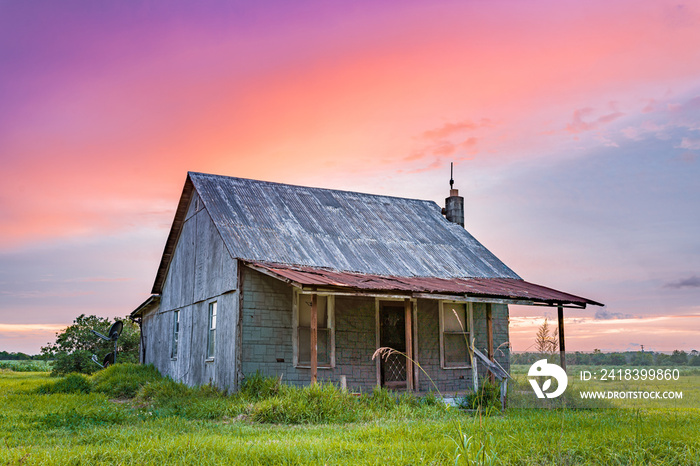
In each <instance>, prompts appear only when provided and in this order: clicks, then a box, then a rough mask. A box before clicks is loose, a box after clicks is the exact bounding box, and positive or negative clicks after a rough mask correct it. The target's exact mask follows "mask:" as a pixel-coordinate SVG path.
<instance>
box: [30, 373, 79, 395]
mask: <svg viewBox="0 0 700 466" xmlns="http://www.w3.org/2000/svg"><path fill="white" fill-rule="evenodd" d="M91 391H92V384H91V383H90V380H89V379H88V378H87V377H86V376H85V375H83V374H78V373H72V374H68V375H66V376H65V377H61V378H60V379H58V380H56V381H55V382H47V383H45V384H42V385H40V386H39V387H38V388H37V389H36V392H37V393H40V394H42V395H48V394H52V393H90V392H91Z"/></svg>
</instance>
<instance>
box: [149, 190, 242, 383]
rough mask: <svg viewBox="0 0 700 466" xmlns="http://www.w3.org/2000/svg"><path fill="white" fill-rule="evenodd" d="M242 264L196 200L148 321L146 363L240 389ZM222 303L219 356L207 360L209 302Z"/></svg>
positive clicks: (178, 376)
mask: <svg viewBox="0 0 700 466" xmlns="http://www.w3.org/2000/svg"><path fill="white" fill-rule="evenodd" d="M237 273H238V268H237V261H236V260H235V259H233V258H232V257H231V255H230V254H229V252H228V250H227V249H226V247H225V245H224V242H223V240H222V239H221V236H220V235H219V233H218V231H217V229H216V228H215V226H214V224H213V222H212V220H211V217H210V215H209V213H208V212H207V210H206V209H204V207H203V205H202V203H201V201H200V200H199V199H198V197H197V195H195V196H193V198H192V201H191V203H190V208H189V211H188V213H187V216H186V219H185V222H184V224H183V228H182V232H181V234H180V238H179V240H178V243H177V246H176V248H175V253H174V256H173V260H172V262H171V264H170V269H169V270H168V273H167V277H166V279H165V284H164V287H163V294H162V297H161V304H160V308H159V309H158V310H157V312H151V313H149V314H148V315H145V316H144V318H143V324H142V325H143V333H144V338H145V340H146V345H145V346H146V362H147V363H152V364H154V365H155V366H156V368H158V370H159V371H160V372H161V373H162V374H164V375H168V376H170V377H172V378H173V379H175V380H179V381H182V382H184V383H186V384H188V385H198V384H206V383H213V384H214V385H216V386H218V387H220V388H223V389H235V385H236V364H235V361H236V354H235V349H236V334H237V331H236V328H237V323H238V302H239V299H238V291H237V290H236V288H237ZM214 301H216V302H217V303H218V304H217V329H216V347H215V355H214V358H213V359H212V360H207V354H206V353H207V341H208V335H209V303H211V302H214ZM176 310H177V311H180V332H179V343H178V352H177V357H175V358H173V357H171V355H172V341H173V325H174V320H173V319H174V311H176Z"/></svg>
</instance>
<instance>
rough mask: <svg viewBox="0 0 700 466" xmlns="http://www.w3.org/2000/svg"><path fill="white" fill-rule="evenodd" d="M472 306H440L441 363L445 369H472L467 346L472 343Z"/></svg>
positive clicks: (456, 304) (446, 304)
mask: <svg viewBox="0 0 700 466" xmlns="http://www.w3.org/2000/svg"><path fill="white" fill-rule="evenodd" d="M470 328H471V305H470V304H468V303H450V302H445V301H443V302H442V303H441V305H440V362H441V364H442V368H443V369H457V368H467V367H471V364H470V361H469V351H468V349H467V345H468V343H467V342H469V341H471V336H470V332H469V331H470Z"/></svg>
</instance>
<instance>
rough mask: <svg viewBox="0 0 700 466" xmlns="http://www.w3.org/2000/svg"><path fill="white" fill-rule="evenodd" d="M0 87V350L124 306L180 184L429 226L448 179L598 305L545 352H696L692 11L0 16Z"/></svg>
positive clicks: (89, 9)
mask: <svg viewBox="0 0 700 466" xmlns="http://www.w3.org/2000/svg"><path fill="white" fill-rule="evenodd" d="M0 69H2V73H0V102H2V105H1V106H0V161H1V163H2V165H1V166H2V183H1V184H0V349H2V350H7V351H25V352H30V353H36V352H38V351H39V347H40V346H41V345H42V344H45V343H46V342H48V341H50V340H51V339H52V338H53V334H54V332H55V331H56V330H58V329H60V328H61V327H63V326H65V325H67V324H69V323H70V322H71V321H72V320H73V319H74V318H75V317H76V316H77V315H79V314H81V313H86V314H97V315H102V316H109V317H114V316H124V315H126V314H128V313H129V312H130V311H132V310H133V309H134V308H135V307H136V306H137V305H138V304H139V303H140V302H142V301H143V300H144V299H145V298H146V297H147V296H148V292H149V291H150V289H151V285H152V282H153V279H154V277H155V272H156V268H157V265H158V262H159V259H160V254H161V253H162V250H163V245H164V244H165V239H166V236H167V233H168V229H169V227H170V223H171V222H172V218H173V215H174V210H175V207H176V205H177V200H178V196H179V194H180V192H181V189H182V184H183V182H184V179H185V175H186V172H187V170H193V171H202V172H210V173H217V174H223V175H231V176H240V177H248V178H255V179H264V180H270V181H278V182H286V183H292V184H300V185H312V186H321V187H328V188H337V189H346V190H355V191H363V192H370V193H377V194H391V195H396V196H405V197H411V198H423V199H432V200H435V201H436V202H438V203H440V204H442V203H443V202H444V198H445V197H446V195H447V190H448V184H447V181H448V179H449V162H451V161H454V162H455V180H456V187H458V188H459V189H460V193H461V194H462V195H463V196H465V205H466V227H467V229H468V230H469V231H470V232H471V233H472V234H473V235H474V236H476V238H477V239H479V240H480V241H481V242H482V243H484V245H485V246H486V247H488V248H489V249H491V250H492V251H493V252H494V253H495V254H496V255H498V256H499V257H500V258H501V259H502V260H503V261H504V262H505V263H506V264H508V265H509V266H510V267H511V268H513V269H514V270H515V271H516V272H517V273H518V274H519V275H521V276H522V277H523V278H524V279H526V280H528V281H532V282H535V283H539V284H542V285H546V286H551V287H553V288H557V289H561V290H563V291H568V292H571V293H574V294H579V295H582V296H586V297H589V298H591V299H594V300H596V301H601V302H604V303H605V304H606V307H605V308H604V309H597V308H592V309H589V310H585V311H575V312H574V311H572V312H569V313H568V314H567V347H568V348H569V349H571V350H585V351H592V350H593V349H594V348H601V349H604V350H625V349H632V350H636V349H638V348H639V345H640V344H643V345H645V348H648V349H651V350H654V349H655V350H665V351H668V350H672V349H675V348H681V349H685V350H690V349H700V348H698V346H700V345H698V341H700V339H699V338H698V331H699V330H700V240H699V238H700V215H698V206H699V205H700V182H698V180H699V179H700V158H699V157H698V155H699V154H700V4H699V3H698V2H697V1H695V2H684V3H678V2H664V1H660V2H659V1H635V2H626V1H620V2H604V1H599V0H595V1H590V2H585V3H584V2H561V1H542V0H537V1H532V2H527V3H525V2H518V1H494V2H461V1H460V2H451V1H437V2H418V1H415V2H352V3H348V4H345V5H344V6H338V5H330V4H328V3H327V2H306V1H301V2H276V3H270V2H267V3H265V4H264V5H262V4H260V3H251V2H224V1H208V2H206V3H200V2H172V1H169V2H165V1H161V2H128V3H103V2H100V3H96V2H91V1H87V0H85V1H72V2H69V1H63V2H50V1H44V2H42V1H36V2H16V1H0ZM545 315H547V316H549V317H550V318H553V317H554V314H553V313H552V312H551V311H547V310H544V309H542V308H520V307H518V308H513V309H512V312H511V317H512V319H511V337H512V338H511V339H512V342H513V346H514V349H515V350H525V349H527V348H528V347H529V346H530V345H532V343H533V341H534V333H535V329H536V327H537V326H538V325H539V323H540V322H541V321H542V319H543V317H545Z"/></svg>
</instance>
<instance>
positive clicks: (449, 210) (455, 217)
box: [442, 163, 464, 228]
mask: <svg viewBox="0 0 700 466" xmlns="http://www.w3.org/2000/svg"><path fill="white" fill-rule="evenodd" d="M454 183H455V180H453V179H452V164H451V163H450V197H448V198H446V199H445V208H444V209H442V213H443V215H445V217H446V218H447V220H449V221H450V222H452V223H456V224H458V225H460V226H461V227H462V228H464V198H463V197H462V196H460V195H459V190H458V189H454Z"/></svg>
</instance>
